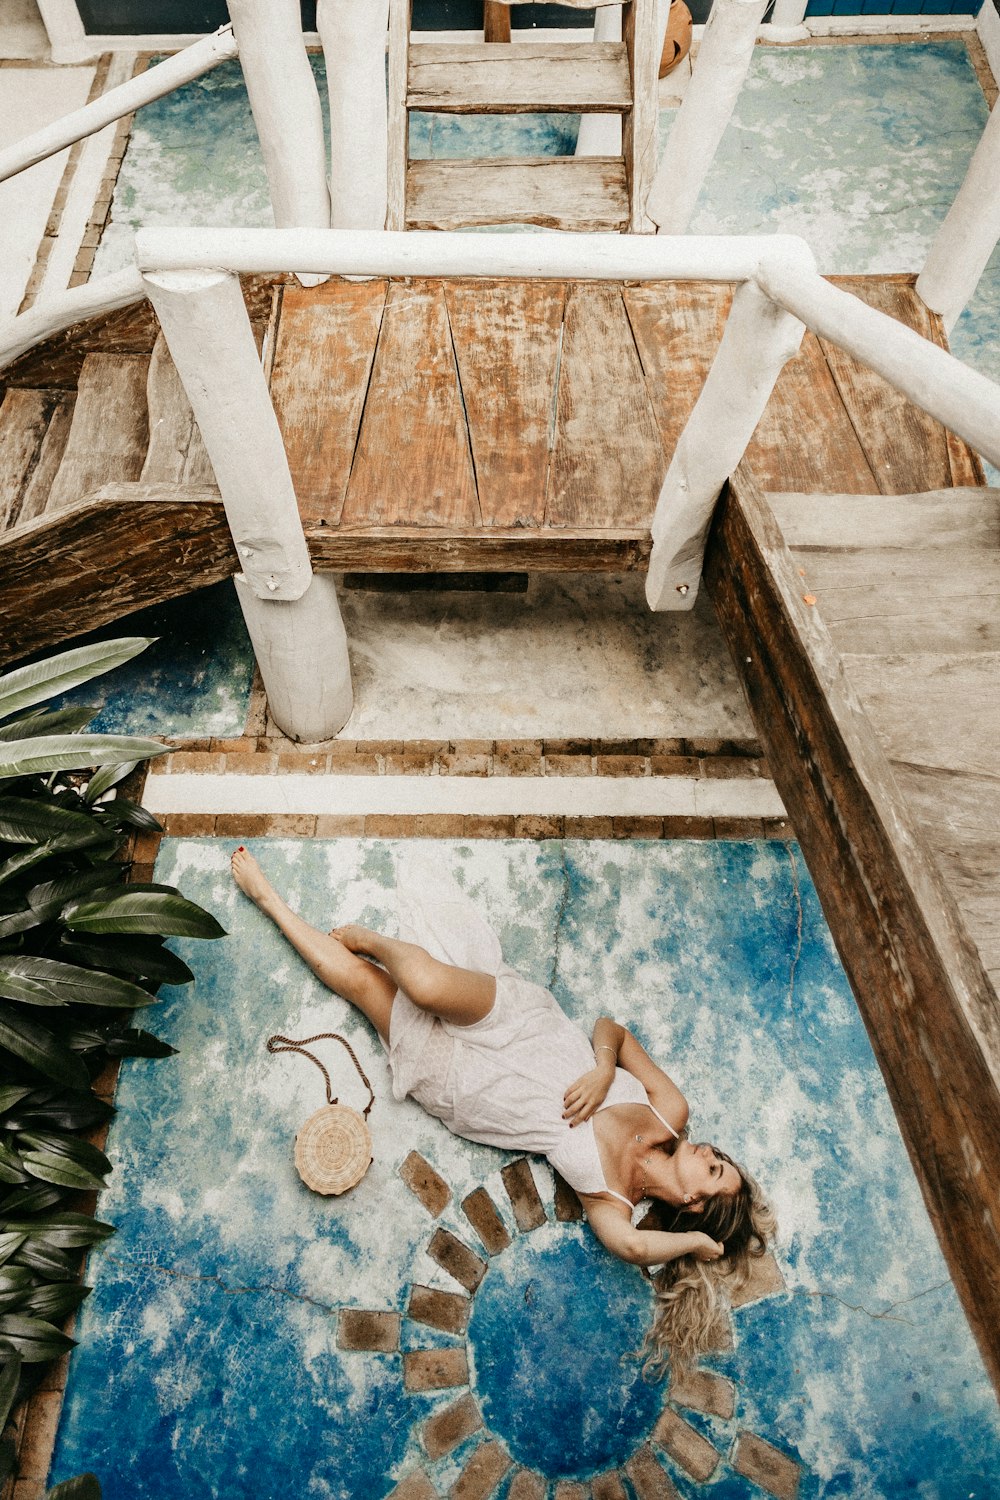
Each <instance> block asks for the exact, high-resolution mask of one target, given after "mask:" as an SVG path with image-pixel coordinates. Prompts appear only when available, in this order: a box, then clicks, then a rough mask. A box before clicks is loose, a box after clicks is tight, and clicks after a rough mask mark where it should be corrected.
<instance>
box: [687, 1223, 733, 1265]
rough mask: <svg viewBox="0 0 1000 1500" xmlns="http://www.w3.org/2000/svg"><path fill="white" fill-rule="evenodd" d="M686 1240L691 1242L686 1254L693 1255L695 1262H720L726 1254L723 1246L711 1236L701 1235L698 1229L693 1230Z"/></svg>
mask: <svg viewBox="0 0 1000 1500" xmlns="http://www.w3.org/2000/svg"><path fill="white" fill-rule="evenodd" d="M687 1238H688V1239H689V1240H690V1241H691V1244H690V1246H689V1247H688V1250H687V1254H688V1255H693V1256H694V1258H695V1260H721V1259H722V1257H723V1256H724V1255H725V1253H726V1247H725V1245H720V1244H719V1242H718V1240H713V1239H712V1237H711V1235H708V1234H702V1232H701V1230H700V1229H693V1230H692V1231H691V1232H690V1234H688V1235H687Z"/></svg>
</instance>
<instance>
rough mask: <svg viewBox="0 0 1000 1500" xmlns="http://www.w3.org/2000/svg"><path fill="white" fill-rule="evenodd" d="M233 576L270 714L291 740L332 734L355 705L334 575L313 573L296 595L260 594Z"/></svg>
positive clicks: (311, 740) (308, 741)
mask: <svg viewBox="0 0 1000 1500" xmlns="http://www.w3.org/2000/svg"><path fill="white" fill-rule="evenodd" d="M233 582H234V583H235V584H236V597H237V598H238V599H239V601H240V608H241V609H242V611H243V618H244V620H245V621H246V627H247V630H248V632H249V634H250V641H251V644H252V645H253V649H254V655H255V656H256V658H257V665H258V666H259V667H260V675H261V677H262V679H263V682H264V691H265V692H266V693H267V704H268V708H269V710H270V713H271V717H272V719H273V720H274V722H275V723H276V724H277V726H278V728H279V729H280V730H281V732H282V734H286V735H287V736H288V738H289V739H291V740H298V741H300V742H304V743H306V744H313V743H315V742H317V741H319V740H330V739H333V736H334V735H335V734H338V733H339V731H340V730H341V729H343V727H344V725H345V724H346V723H347V721H348V719H349V718H350V716H351V710H352V709H353V707H354V691H353V689H352V687H351V663H350V658H349V657H348V654H347V632H346V631H345V629H344V622H343V620H342V619H341V616H340V605H339V604H338V603H337V586H336V584H335V583H334V580H333V579H332V578H331V577H330V575H329V574H325V573H315V574H314V575H313V580H312V583H311V584H310V585H309V587H308V589H307V590H306V592H305V593H304V594H303V595H302V597H301V599H259V598H258V597H257V595H256V594H255V593H254V591H253V589H252V588H251V587H250V584H249V583H248V582H247V580H246V578H244V576H243V574H242V573H237V574H236V577H235V578H234V580H233Z"/></svg>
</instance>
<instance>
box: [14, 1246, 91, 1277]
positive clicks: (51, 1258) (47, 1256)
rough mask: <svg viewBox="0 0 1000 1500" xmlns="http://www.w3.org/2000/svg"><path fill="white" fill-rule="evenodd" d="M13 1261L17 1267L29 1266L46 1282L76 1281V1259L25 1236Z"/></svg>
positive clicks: (71, 1255) (74, 1256) (63, 1251)
mask: <svg viewBox="0 0 1000 1500" xmlns="http://www.w3.org/2000/svg"><path fill="white" fill-rule="evenodd" d="M15 1259H16V1261H17V1263H18V1265H22V1266H29V1267H30V1268H31V1270H32V1271H34V1272H35V1273H36V1274H37V1275H39V1276H44V1277H45V1279H46V1281H75V1280H76V1268H77V1260H78V1257H77V1256H76V1255H73V1254H68V1253H67V1252H66V1251H65V1250H58V1249H56V1247H55V1246H54V1245H46V1244H43V1243H42V1241H41V1240H29V1239H28V1238H27V1236H25V1242H24V1244H23V1245H22V1246H21V1248H20V1250H18V1252H17V1255H16V1256H15Z"/></svg>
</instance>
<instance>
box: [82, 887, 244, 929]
mask: <svg viewBox="0 0 1000 1500" xmlns="http://www.w3.org/2000/svg"><path fill="white" fill-rule="evenodd" d="M64 920H65V922H66V926H67V927H69V928H70V929H71V931H73V932H144V933H158V934H162V935H164V936H167V937H193V938H219V937H225V935H226V934H225V929H224V928H223V927H221V926H220V925H219V923H218V922H217V921H216V920H215V918H214V917H213V916H212V915H211V913H210V912H207V911H205V910H204V909H203V908H202V907H200V906H196V905H195V903H194V902H193V901H188V900H187V899H186V898H185V897H184V896H178V895H170V894H167V893H166V892H164V891H142V890H137V889H136V888H135V887H134V886H129V887H128V888H126V889H125V890H123V891H122V892H121V894H120V895H117V896H113V897H111V898H110V899H109V900H105V901H98V900H94V901H79V902H76V903H75V904H74V905H72V906H70V907H68V908H67V910H66V912H65V913H64Z"/></svg>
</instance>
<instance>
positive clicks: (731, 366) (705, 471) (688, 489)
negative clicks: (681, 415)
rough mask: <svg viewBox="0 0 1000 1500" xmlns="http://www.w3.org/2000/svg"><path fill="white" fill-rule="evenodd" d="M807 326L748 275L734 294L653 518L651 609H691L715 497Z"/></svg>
mask: <svg viewBox="0 0 1000 1500" xmlns="http://www.w3.org/2000/svg"><path fill="white" fill-rule="evenodd" d="M804 332H805V327H804V325H803V324H802V323H800V322H799V320H798V319H797V318H793V317H792V316H791V314H790V313H787V312H784V311H783V310H782V309H781V308H779V307H775V305H774V303H773V302H772V301H771V300H770V298H768V297H766V296H765V295H764V293H763V292H762V291H761V290H760V289H759V287H757V286H756V285H755V284H754V283H753V282H752V281H748V282H744V284H743V285H742V286H741V287H739V288H738V289H737V292H736V295H735V297H734V298H733V305H732V310H731V311H730V314H729V318H728V320H727V322H726V328H725V332H724V334H723V336H722V343H721V344H720V345H719V351H718V353H717V354H716V356H715V359H714V361H713V363H712V368H711V369H710V370H709V372H708V379H707V380H706V381H705V384H704V386H703V387H702V391H701V395H700V396H699V397H698V400H697V403H696V404H695V408H694V410H693V411H692V413H691V415H690V417H689V418H688V420H687V424H686V426H685V427H684V430H683V432H682V433H681V435H680V438H679V439H678V442H677V447H676V449H675V451H674V456H673V458H672V459H671V462H670V467H669V469H668V470H667V474H666V478H665V479H664V481H663V488H662V489H661V490H660V497H659V499H658V500H657V502H656V513H655V515H654V517H653V526H652V531H653V552H652V556H651V557H650V560H649V572H648V574H647V577H646V598H647V600H648V601H649V605H650V608H651V609H658V610H685V609H691V608H692V606H693V605H694V601H695V599H696V598H697V596H698V587H699V584H700V583H701V565H702V558H703V557H704V552H705V537H706V535H707V533H708V527H709V523H710V522H711V519H712V512H713V510H714V509H715V502H716V500H717V499H718V498H719V494H720V492H721V490H722V486H723V485H724V484H725V482H726V480H727V479H728V478H729V476H730V474H731V473H732V472H733V470H734V469H735V468H736V466H737V464H738V463H739V461H740V459H741V458H742V457H743V454H744V452H745V451H746V446H747V444H748V443H749V441H750V439H751V438H752V437H753V434H754V429H755V428H756V426H757V423H758V422H759V421H760V419H761V416H762V415H763V412H764V408H765V406H766V405H767V403H768V400H769V398H770V395H771V392H772V391H773V390H774V384H775V381H776V380H777V378H778V376H779V375H780V373H781V369H782V366H783V365H784V364H785V363H786V361H787V360H789V359H791V358H792V356H793V355H794V354H795V353H796V352H797V351H798V348H799V345H800V344H801V342H802V335H803V333H804Z"/></svg>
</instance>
